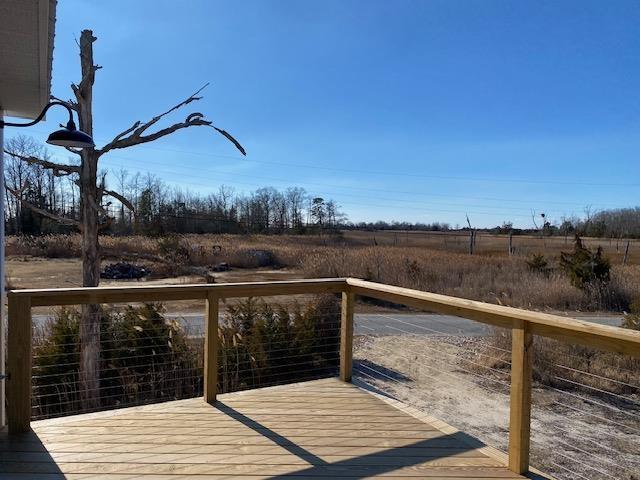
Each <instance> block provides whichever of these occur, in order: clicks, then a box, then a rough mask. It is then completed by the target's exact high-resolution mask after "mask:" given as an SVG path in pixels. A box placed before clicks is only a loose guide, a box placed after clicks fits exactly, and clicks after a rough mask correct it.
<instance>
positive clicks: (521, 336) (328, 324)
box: [7, 278, 640, 478]
mask: <svg viewBox="0 0 640 480" xmlns="http://www.w3.org/2000/svg"><path fill="white" fill-rule="evenodd" d="M295 295H304V296H308V295H327V296H329V297H331V298H332V299H333V302H334V306H333V307H332V308H333V309H332V310H329V311H327V310H322V311H319V312H317V315H315V316H312V317H310V318H307V319H306V320H305V322H306V323H305V329H303V330H300V331H299V332H298V333H295V332H293V331H292V326H291V325H292V323H291V322H290V318H291V317H290V316H289V314H287V313H285V312H287V311H289V312H291V311H294V310H295V309H296V308H298V307H294V304H293V303H289V304H286V305H285V304H281V305H280V310H279V311H278V308H275V307H273V308H272V307H269V308H267V309H266V310H265V311H266V312H267V313H265V315H267V317H268V318H269V320H268V321H267V323H269V322H271V323H269V325H271V327H270V328H271V330H268V335H264V334H260V335H258V334H252V335H249V334H248V333H247V330H246V328H247V327H246V325H249V324H251V322H253V323H254V324H255V323H256V320H255V316H252V315H253V314H252V313H250V312H249V313H247V311H243V310H242V308H241V306H238V304H237V302H239V301H240V299H251V298H261V297H262V298H264V297H268V298H270V299H271V298H276V297H277V298H282V297H283V296H295ZM337 295H340V296H341V300H339V297H338V296H337ZM357 295H359V296H362V297H368V298H374V299H377V300H382V301H385V302H392V303H395V304H401V305H404V306H407V307H410V308H412V309H416V310H419V311H428V312H435V313H440V314H446V315H453V316H457V317H463V318H467V319H469V320H472V321H475V322H480V323H481V324H484V325H488V326H489V327H496V328H498V329H500V330H502V331H503V332H506V333H505V334H504V335H503V337H504V338H503V340H504V341H503V342H502V343H494V344H492V343H491V342H488V341H486V337H485V336H486V330H483V333H482V334H481V335H484V336H479V337H477V338H474V339H472V340H466V341H465V342H463V343H460V342H459V341H458V340H456V339H455V338H454V337H455V336H454V335H452V334H451V333H450V330H451V329H450V328H449V325H448V324H447V320H446V319H445V320H443V319H435V320H434V321H433V322H430V323H429V325H428V326H426V325H422V324H421V323H420V322H416V321H413V320H411V319H410V318H409V319H408V318H407V317H403V316H402V315H400V314H376V322H375V325H374V323H368V324H365V323H362V322H359V321H358V322H356V323H355V325H354V306H355V298H356V296H357ZM8 299H9V335H8V368H7V370H8V373H9V381H8V384H7V406H8V410H7V413H8V420H9V430H10V432H11V433H15V432H24V431H28V430H29V425H30V422H31V420H32V419H39V418H48V417H51V416H59V415H70V414H76V413H83V412H88V411H96V410H97V409H107V408H118V407H124V406H129V405H140V404H144V403H149V402H158V401H163V400H164V399H176V398H188V397H195V396H202V397H203V398H204V400H205V401H206V402H208V403H214V402H215V401H216V397H217V395H218V394H219V393H222V392H227V391H236V390H244V389H251V388H257V387H260V386H265V385H278V384H282V383H290V382H292V381H302V380H308V379H312V378H321V377H326V376H333V375H336V374H337V375H339V377H340V379H341V380H343V381H351V379H352V375H353V374H356V375H357V376H358V378H359V380H361V381H364V382H365V383H370V384H371V385H374V386H375V385H377V384H380V382H386V383H387V384H388V385H394V386H395V387H394V388H396V389H402V390H411V389H413V390H414V398H426V400H428V397H427V396H426V392H425V391H424V390H421V389H420V388H416V386H415V385H412V382H411V381H409V380H410V379H407V378H404V377H403V376H402V375H398V372H396V371H394V370H392V369H388V368H386V367H385V364H384V362H379V363H372V362H367V361H366V360H363V359H361V358H359V357H356V358H355V360H354V353H353V352H354V339H355V341H356V342H358V341H360V340H361V338H363V337H367V336H370V335H376V332H377V331H378V329H379V328H383V329H384V331H385V335H390V336H397V337H399V338H403V339H405V340H406V341H407V342H409V341H410V342H415V343H416V344H415V348H409V347H410V343H409V344H408V343H405V344H404V345H403V344H401V343H395V344H394V343H393V342H386V343H385V342H374V343H373V344H372V345H369V346H368V347H367V348H368V349H369V350H368V351H369V352H370V353H371V354H373V355H376V356H377V358H381V359H384V358H387V359H388V358H391V357H392V356H393V357H394V358H396V359H397V361H398V362H400V363H401V364H402V366H403V367H405V368H406V369H407V371H409V372H411V375H413V376H414V377H416V376H418V377H421V378H424V379H428V382H429V383H428V385H429V387H430V388H433V389H438V388H443V389H444V388H446V387H447V385H448V383H451V381H456V382H461V383H462V384H466V385H475V386H478V387H479V388H481V389H483V391H485V392H487V393H489V394H491V395H493V396H495V397H496V398H498V397H500V398H504V399H507V400H508V402H505V410H504V411H505V414H506V416H507V417H508V420H507V419H505V428H504V430H499V429H498V430H499V431H504V432H505V433H506V430H507V429H508V432H509V439H508V448H507V450H508V461H507V463H508V466H509V468H510V469H511V470H512V471H513V472H516V473H524V472H526V471H528V470H529V465H530V450H531V449H532V446H533V448H534V449H535V448H537V445H538V444H539V443H540V441H539V440H538V439H537V437H535V438H532V435H531V433H532V418H533V420H534V422H533V423H534V425H533V426H534V427H535V426H536V425H537V423H538V422H539V419H538V418H537V417H536V414H537V413H538V411H537V410H539V409H534V410H533V412H532V404H533V402H532V385H533V381H534V373H535V375H536V376H538V375H541V373H540V372H539V371H538V370H540V369H541V367H540V366H541V365H545V366H546V367H545V370H544V372H543V374H544V375H545V380H546V381H547V382H548V385H546V386H545V388H546V391H547V392H548V394H549V395H550V397H549V399H548V403H549V404H550V405H553V406H554V408H556V409H557V410H558V411H559V412H561V413H560V414H558V415H561V414H562V415H564V416H563V417H561V418H562V420H560V421H557V422H556V423H555V424H553V425H552V426H553V431H554V432H558V435H564V436H565V437H563V438H562V439H561V441H562V442H563V443H559V445H561V446H562V447H563V449H562V451H557V452H554V455H553V456H552V457H551V458H549V461H548V462H547V464H548V465H551V466H556V467H555V472H558V476H559V477H560V476H562V474H564V475H565V476H566V477H567V478H569V477H570V475H571V474H574V478H600V477H598V476H601V477H602V478H618V473H617V470H616V469H615V468H614V467H616V465H617V464H618V463H619V462H618V458H619V457H618V456H619V455H621V453H620V452H618V451H617V450H616V446H615V439H616V438H617V436H616V434H614V433H613V432H612V431H608V432H604V433H603V435H604V436H605V437H608V438H610V440H611V441H597V440H591V439H589V438H584V440H583V441H581V442H572V441H569V440H568V438H570V436H571V433H572V432H571V429H572V427H571V426H568V422H569V421H570V420H573V419H575V418H578V419H580V421H584V425H588V424H589V422H591V423H594V422H601V423H604V424H606V425H608V427H609V430H612V429H620V430H621V431H623V432H625V434H627V435H629V436H633V438H636V437H637V436H638V435H640V425H638V424H637V422H638V420H639V419H640V410H639V409H638V406H640V397H639V396H638V393H640V388H639V386H638V376H637V372H635V371H634V364H631V363H629V362H627V363H625V362H623V361H619V362H618V363H616V364H615V365H616V368H617V370H618V371H619V372H620V375H618V376H616V378H610V377H611V375H608V374H607V372H606V371H601V370H597V369H592V368H588V367H586V366H584V365H583V364H582V363H580V362H581V361H582V357H581V355H580V354H579V352H578V353H576V352H574V351H571V350H567V352H566V356H564V357H561V358H560V359H559V358H555V357H549V356H545V355H542V354H541V352H539V351H537V350H536V348H538V347H539V345H540V344H541V343H542V342H541V341H538V340H536V341H535V342H534V336H535V337H543V338H542V340H544V341H558V342H560V343H561V344H562V345H572V346H575V345H578V346H584V347H588V348H591V349H595V350H598V351H603V352H613V353H615V354H620V356H624V358H632V359H637V358H640V332H635V331H630V330H625V329H621V328H616V327H609V326H601V325H596V324H592V323H588V322H583V321H579V320H573V319H568V318H566V317H560V316H556V315H549V314H543V313H539V312H532V311H525V310H520V309H515V308H510V307H504V306H498V305H491V304H486V303H482V302H475V301H471V300H465V299H460V298H455V297H448V296H444V295H437V294H432V293H427V292H421V291H417V290H411V289H406V288H401V287H394V286H389V285H382V284H377V283H372V282H367V281H363V280H358V279H351V278H349V279H318V280H296V281H281V282H253V283H236V284H198V285H167V286H152V287H148V286H135V287H102V288H64V289H44V290H42V289H41V290H17V291H12V292H10V293H9V295H8ZM193 300H197V301H200V302H202V301H203V302H204V304H205V307H204V312H203V317H202V318H203V321H202V325H195V324H194V323H193V322H191V324H190V325H189V327H190V331H189V332H187V329H186V328H184V325H182V326H181V325H180V319H179V318H177V317H178V316H175V315H173V316H171V322H167V323H172V325H173V327H172V328H169V329H167V328H163V329H160V330H153V329H145V328H144V327H141V326H140V325H137V324H136V321H135V319H136V313H135V312H134V313H133V314H132V312H131V311H130V310H126V309H127V308H128V309H131V308H134V307H133V305H141V304H148V303H150V302H163V303H164V302H172V301H193ZM269 301H271V300H269ZM223 302H224V303H223ZM233 302H236V303H233ZM73 305H89V306H91V307H85V308H86V309H89V310H91V308H93V309H94V310H93V312H94V314H95V315H100V316H104V315H105V313H104V312H105V311H106V310H100V308H102V307H101V306H102V305H108V306H109V307H106V308H108V309H110V310H108V311H109V312H110V313H109V314H110V315H112V317H110V318H112V319H113V318H115V319H116V321H115V327H114V328H112V329H111V330H100V329H98V330H95V329H94V330H91V329H89V328H84V336H82V333H81V335H80V336H81V341H82V342H84V343H85V344H87V342H88V343H91V340H92V338H94V337H95V340H96V341H97V343H96V345H97V351H99V352H100V355H101V358H102V360H106V361H101V362H100V363H99V364H98V365H97V367H95V368H94V370H95V372H96V373H97V374H98V375H100V376H101V378H103V379H106V380H104V381H102V382H101V383H98V384H93V385H91V384H88V383H87V381H86V379H85V378H83V377H82V376H81V375H80V371H81V368H80V362H81V358H80V357H79V350H80V341H79V340H78V339H77V338H78V337H74V336H67V337H64V336H63V337H62V339H61V340H59V341H58V344H57V347H56V349H47V348H44V347H43V345H44V346H46V337H47V335H48V334H47V332H45V331H44V330H43V326H42V325H37V328H34V324H33V319H32V310H33V309H34V308H40V307H60V306H66V307H68V306H73ZM114 305H122V306H121V307H115V306H114ZM234 305H236V306H234ZM86 309H85V315H84V317H83V316H82V315H81V314H80V313H77V314H76V315H78V318H85V319H86V318H88V317H87V315H86V312H87V310H86ZM122 309H124V310H122ZM234 309H235V310H234ZM123 311H127V312H128V314H127V315H128V316H127V315H125V314H123V313H122V312H123ZM229 311H235V312H236V317H233V318H230V317H229ZM101 318H102V317H101ZM265 318H266V317H265ZM132 319H133V320H132ZM97 320H98V319H97V317H96V318H94V322H93V323H94V324H95V323H100V322H98V321H97ZM165 320H166V318H165ZM127 322H129V323H127ZM259 322H262V320H260V321H259ZM263 323H264V322H263ZM185 325H186V324H185ZM74 328H79V326H76V327H74ZM105 331H106V332H108V334H105ZM266 331H267V330H263V331H262V332H263V333H264V332H266ZM34 332H35V333H34ZM194 332H195V333H194ZM370 332H371V333H370ZM507 334H508V338H507ZM92 335H93V336H94V337H92ZM176 346H179V348H177V347H176ZM161 349H164V350H162V352H160V353H162V354H159V351H160V350H161ZM179 349H182V350H181V351H184V352H187V354H185V355H186V356H185V357H179V356H177V354H176V352H177V350H179ZM573 357H575V358H573ZM185 358H186V360H185ZM616 358H617V357H616ZM563 359H566V361H562V360H563ZM536 362H537V363H536ZM451 365H454V367H455V368H450V367H451ZM51 367H55V368H56V369H58V370H55V369H52V368H51ZM157 392H161V394H158V393H157ZM89 393H91V394H92V395H94V396H96V395H97V397H98V398H99V399H100V404H99V405H97V406H96V405H91V404H90V403H87V402H86V401H85V400H86V398H87V395H88V394H89ZM427 405H428V404H427ZM562 412H565V413H562ZM584 419H588V420H584ZM506 424H508V425H506ZM545 425H546V424H545ZM585 428H586V427H585ZM471 433H476V432H471ZM598 447H600V448H599V450H598ZM625 448H626V447H625ZM596 450H597V451H596ZM589 454H593V455H597V456H600V457H602V458H603V460H602V462H601V463H599V464H597V465H595V464H594V465H590V464H587V463H585V465H584V466H583V467H581V468H580V469H578V468H576V467H574V466H573V463H576V462H578V463H579V462H582V461H583V460H582V459H583V458H584V457H585V455H589ZM623 454H624V455H625V457H624V462H626V464H634V463H633V462H636V461H637V462H640V454H639V456H637V458H636V457H635V456H634V455H635V454H634V453H633V452H632V453H631V454H628V455H627V454H626V453H624V452H623ZM583 463H584V462H583ZM603 465H604V467H603ZM638 465H640V463H638ZM607 466H610V467H611V468H610V469H607Z"/></svg>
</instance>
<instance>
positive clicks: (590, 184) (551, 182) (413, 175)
mask: <svg viewBox="0 0 640 480" xmlns="http://www.w3.org/2000/svg"><path fill="white" fill-rule="evenodd" d="M34 131H37V130H34ZM38 133H42V134H45V133H46V132H43V131H38ZM102 141H107V142H108V141H110V140H105V139H102ZM137 147H138V148H142V149H148V150H156V151H164V152H170V153H180V154H187V155H198V156H204V157H218V158H228V159H233V160H242V161H247V158H245V157H238V156H235V155H224V154H216V153H205V152H194V151H189V150H178V149H170V148H161V147H153V146H150V145H139V146H137ZM250 161H252V162H255V163H263V164H267V165H281V166H288V167H295V168H308V169H317V170H327V171H336V172H347V173H355V174H358V175H384V176H399V177H407V178H429V179H434V180H453V181H465V182H486V183H526V184H533V185H575V186H585V187H640V183H598V182H570V181H565V180H530V179H521V178H485V177H459V176H448V175H425V174H421V173H416V172H411V173H406V172H394V171H379V170H370V169H367V170H357V169H347V168H338V167H328V166H322V165H308V164H300V163H289V162H274V161H267V160H253V159H252V160H250Z"/></svg>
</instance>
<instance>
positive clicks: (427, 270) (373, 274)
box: [7, 232, 640, 311]
mask: <svg viewBox="0 0 640 480" xmlns="http://www.w3.org/2000/svg"><path fill="white" fill-rule="evenodd" d="M355 233H356V232H347V233H346V234H345V235H346V236H345V237H342V236H332V237H319V236H288V235H282V236H266V235H246V236H237V235H184V236H179V237H178V236H174V237H165V238H160V239H158V238H149V237H141V236H138V237H103V238H102V239H101V243H102V249H103V255H104V257H105V258H113V259H118V260H121V259H122V260H129V261H131V260H135V261H143V262H144V261H147V260H149V261H154V262H158V263H159V266H158V267H157V268H154V273H155V274H156V276H157V275H160V276H166V277H172V276H175V275H180V274H186V273H191V274H193V273H194V272H195V273H198V272H199V273H203V272H204V271H206V270H207V269H208V268H209V267H211V266H213V265H216V264H218V263H220V262H226V263H227V264H229V265H230V266H231V268H236V269H251V268H260V267H262V268H264V267H267V268H281V267H284V268H288V269H291V270H294V271H295V272H296V273H299V275H300V276H301V277H332V276H340V277H344V276H353V277H359V278H365V279H368V280H372V281H377V282H383V283H388V284H393V285H400V286H405V287H411V288H417V289H421V290H427V291H432V292H437V293H442V294H447V295H455V296H459V297H465V298H471V299H475V300H481V301H486V302H490V303H498V304H503V305H510V306H515V307H522V308H530V309H554V310H569V311H577V310H610V311H627V310H628V308H629V305H630V304H631V303H632V302H633V301H635V300H636V297H637V295H638V293H637V292H639V291H640V266H639V265H637V264H633V263H628V264H627V265H621V264H620V263H619V262H618V263H616V262H613V264H612V266H611V270H610V280H609V281H608V282H607V283H606V286H604V287H603V288H600V287H598V288H592V287H590V286H588V285H587V286H585V288H579V286H577V285H578V284H577V283H576V282H575V281H573V282H572V278H571V276H570V275H567V273H566V272H565V271H563V269H562V268H560V256H561V255H560V253H561V252H562V251H570V250H572V245H571V243H570V242H569V243H568V244H567V245H564V244H563V248H562V249H559V248H557V249H552V250H550V251H545V250H542V252H544V254H543V253H542V252H539V253H538V255H537V256H536V255H535V254H531V255H513V256H508V255H507V253H506V251H505V252H504V253H503V254H498V253H487V254H477V255H468V254H466V253H457V252H448V251H443V250H442V249H438V248H431V246H429V247H426V246H422V245H414V244H413V243H411V242H410V243H409V244H404V243H402V242H398V244H397V245H394V244H379V245H372V244H371V243H369V242H363V241H362V238H363V237H362V235H360V234H358V236H357V238H354V235H355ZM358 233H359V232H358ZM364 233H370V232H364ZM375 235H377V234H374V233H370V237H369V238H373V236H375ZM386 235H387V236H388V235H389V234H388V233H386ZM396 235H401V234H396ZM411 235H414V234H413V233H412V234H411ZM432 237H433V235H431V236H425V237H424V238H425V242H426V243H425V244H429V245H430V244H431V243H432V241H433V239H432ZM387 240H389V239H387ZM554 240H555V239H554ZM376 241H378V240H376ZM484 241H485V240H482V239H481V240H479V242H484ZM537 241H540V239H537ZM548 241H550V240H548ZM602 242H603V244H605V247H606V244H607V243H608V240H606V239H605V240H602ZM380 243H383V242H380ZM584 244H585V246H586V245H589V248H591V249H595V248H597V245H598V244H597V243H594V241H593V239H590V240H585V242H584ZM611 248H612V247H611ZM79 249H80V237H79V236H78V235H56V236H53V235H51V236H45V237H38V238H33V237H31V238H28V237H27V238H25V237H11V238H10V239H9V242H8V247H7V251H8V254H9V255H14V256H16V255H22V256H25V255H33V256H44V257H54V258H55V257H61V256H67V257H77V256H78V255H79ZM606 252H607V248H605V249H604V251H603V253H602V255H604V256H607V253H606ZM607 258H609V257H607ZM541 262H543V263H544V265H543V263H541ZM541 265H543V267H542V266H541Z"/></svg>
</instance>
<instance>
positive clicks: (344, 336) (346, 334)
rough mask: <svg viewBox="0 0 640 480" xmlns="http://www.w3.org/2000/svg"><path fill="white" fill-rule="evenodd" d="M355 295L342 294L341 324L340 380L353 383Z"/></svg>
mask: <svg viewBox="0 0 640 480" xmlns="http://www.w3.org/2000/svg"><path fill="white" fill-rule="evenodd" d="M354 301H355V295H354V294H353V293H351V292H342V317H341V322H340V380H342V381H343V382H350V381H351V370H352V369H353V304H354Z"/></svg>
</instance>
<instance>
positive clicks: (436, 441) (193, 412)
mask: <svg viewBox="0 0 640 480" xmlns="http://www.w3.org/2000/svg"><path fill="white" fill-rule="evenodd" d="M218 398H219V402H218V403H217V404H216V405H215V406H211V405H208V404H206V403H205V402H204V401H203V400H202V399H190V400H180V401H175V402H167V403H162V404H155V405H147V406H143V407H133V408H125V409H121V410H113V411H109V412H100V413H97V414H88V415H77V416H72V417H65V418H58V419H52V420H43V421H38V422H33V424H32V427H33V432H32V433H29V434H24V435H16V436H12V437H9V436H8V434H6V433H4V434H2V435H0V479H7V480H10V479H26V478H30V479H34V480H58V479H62V478H68V479H73V480H80V479H83V480H84V479H92V478H106V479H108V480H121V479H122V480H124V479H127V480H132V479H136V478H139V479H146V480H148V479H150V478H154V479H156V478H157V479H171V480H176V479H183V478H197V479H199V480H205V479H208V478H210V479H216V480H220V479H238V478H248V479H252V480H259V479H266V478H272V479H278V478H287V479H307V480H309V479H313V480H320V479H325V478H373V477H381V478H386V479H401V478H428V479H447V480H456V479H463V478H477V479H485V480H488V479H521V478H525V477H522V476H519V475H515V474H513V473H511V472H509V470H508V469H507V468H506V467H505V466H504V459H503V458H501V457H500V456H499V455H492V454H491V451H490V450H489V449H487V448H486V447H484V446H483V445H481V444H479V443H478V442H477V441H476V442H475V443H474V442H469V441H467V440H466V438H467V437H466V436H465V435H464V434H460V432H456V431H455V430H453V429H451V428H450V427H448V426H446V424H443V423H441V422H438V421H437V420H435V419H432V418H431V417H428V416H426V415H421V414H416V413H415V412H413V413H412V412H410V411H409V410H407V409H405V408H402V406H401V405H400V404H399V403H398V402H395V403H394V401H393V400H390V401H387V400H385V399H384V398H382V397H380V396H377V395H374V394H371V393H369V392H367V391H365V390H363V389H360V388H358V387H357V386H354V385H351V384H347V383H343V382H340V381H338V380H337V379H325V380H316V381H312V382H305V383H298V384H293V385H286V386H280V387H271V388H267V389H259V390H251V391H247V392H237V393H231V394H225V395H220V396H219V397H218ZM447 427H448V428H447Z"/></svg>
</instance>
